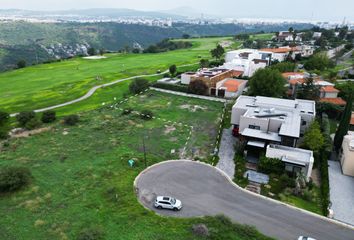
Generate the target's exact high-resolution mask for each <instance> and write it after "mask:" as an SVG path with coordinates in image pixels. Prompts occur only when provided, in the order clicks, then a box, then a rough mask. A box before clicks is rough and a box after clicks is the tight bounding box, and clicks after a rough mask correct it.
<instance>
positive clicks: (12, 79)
mask: <svg viewBox="0 0 354 240" xmlns="http://www.w3.org/2000/svg"><path fill="white" fill-rule="evenodd" d="M225 39H228V38H200V39H191V40H188V41H191V42H192V43H193V47H192V48H190V49H183V50H177V51H171V52H165V53H159V54H107V55H106V57H107V59H101V60H85V59H82V58H74V59H71V60H64V61H61V62H57V63H51V64H41V65H36V66H31V67H27V68H24V69H19V70H14V71H9V72H5V73H1V74H0V85H1V88H0V109H2V110H3V111H7V112H10V113H13V112H19V111H24V110H33V109H39V108H43V107H47V106H51V105H55V104H59V103H63V102H66V101H69V100H72V99H75V98H78V97H80V96H82V95H84V94H85V93H86V92H87V91H88V90H89V89H90V88H91V87H93V86H96V85H99V84H102V83H106V82H111V81H113V80H116V79H121V78H125V77H131V76H136V75H141V74H153V73H156V71H157V70H161V71H164V70H166V69H167V68H168V67H169V66H170V65H172V64H176V65H183V64H190V63H197V62H199V60H200V57H203V58H209V57H210V53H209V50H210V49H211V48H213V47H215V46H216V44H217V43H218V42H220V41H221V40H225ZM97 76H100V77H101V78H102V80H101V81H98V80H96V77H97ZM118 91H119V90H118Z"/></svg>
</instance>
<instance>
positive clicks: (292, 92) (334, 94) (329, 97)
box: [282, 72, 346, 106]
mask: <svg viewBox="0 0 354 240" xmlns="http://www.w3.org/2000/svg"><path fill="white" fill-rule="evenodd" d="M282 75H283V77H284V78H285V79H286V80H287V81H288V87H289V88H288V96H289V97H296V93H297V91H298V89H300V88H301V87H302V85H303V84H306V78H309V77H311V74H309V73H300V72H286V73H283V74H282ZM312 78H313V81H314V85H315V86H317V87H318V94H319V95H318V98H319V101H320V102H328V103H332V104H335V105H339V106H343V105H345V104H346V102H345V101H344V100H343V99H342V98H340V97H338V93H339V90H338V89H336V88H335V87H334V84H333V83H330V82H327V81H324V80H322V79H321V78H320V77H318V76H313V77H312Z"/></svg>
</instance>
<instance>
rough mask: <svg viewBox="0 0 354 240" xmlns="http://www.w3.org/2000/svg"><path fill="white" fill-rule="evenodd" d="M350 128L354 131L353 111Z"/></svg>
mask: <svg viewBox="0 0 354 240" xmlns="http://www.w3.org/2000/svg"><path fill="white" fill-rule="evenodd" d="M349 130H350V131H354V112H352V118H351V119H350V124H349Z"/></svg>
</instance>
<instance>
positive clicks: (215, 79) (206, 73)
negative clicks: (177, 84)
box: [181, 68, 243, 97]
mask: <svg viewBox="0 0 354 240" xmlns="http://www.w3.org/2000/svg"><path fill="white" fill-rule="evenodd" d="M242 74H243V72H242V71H236V70H233V69H226V68H211V69H208V68H204V69H200V70H199V71H198V72H195V73H193V72H187V73H184V74H182V75H181V83H182V84H186V85H187V84H190V83H191V82H193V81H196V80H201V81H203V82H204V83H205V84H206V85H207V86H208V88H209V91H210V92H209V93H210V95H213V96H219V97H224V96H225V89H220V91H217V88H218V86H220V84H218V83H219V82H222V81H224V80H225V79H229V78H234V77H240V76H241V75H242Z"/></svg>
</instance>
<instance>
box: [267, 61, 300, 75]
mask: <svg viewBox="0 0 354 240" xmlns="http://www.w3.org/2000/svg"><path fill="white" fill-rule="evenodd" d="M271 68H272V69H277V70H278V71H279V72H281V73H284V72H293V71H294V69H295V63H291V62H279V61H278V63H275V62H274V61H273V64H272V66H271Z"/></svg>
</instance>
